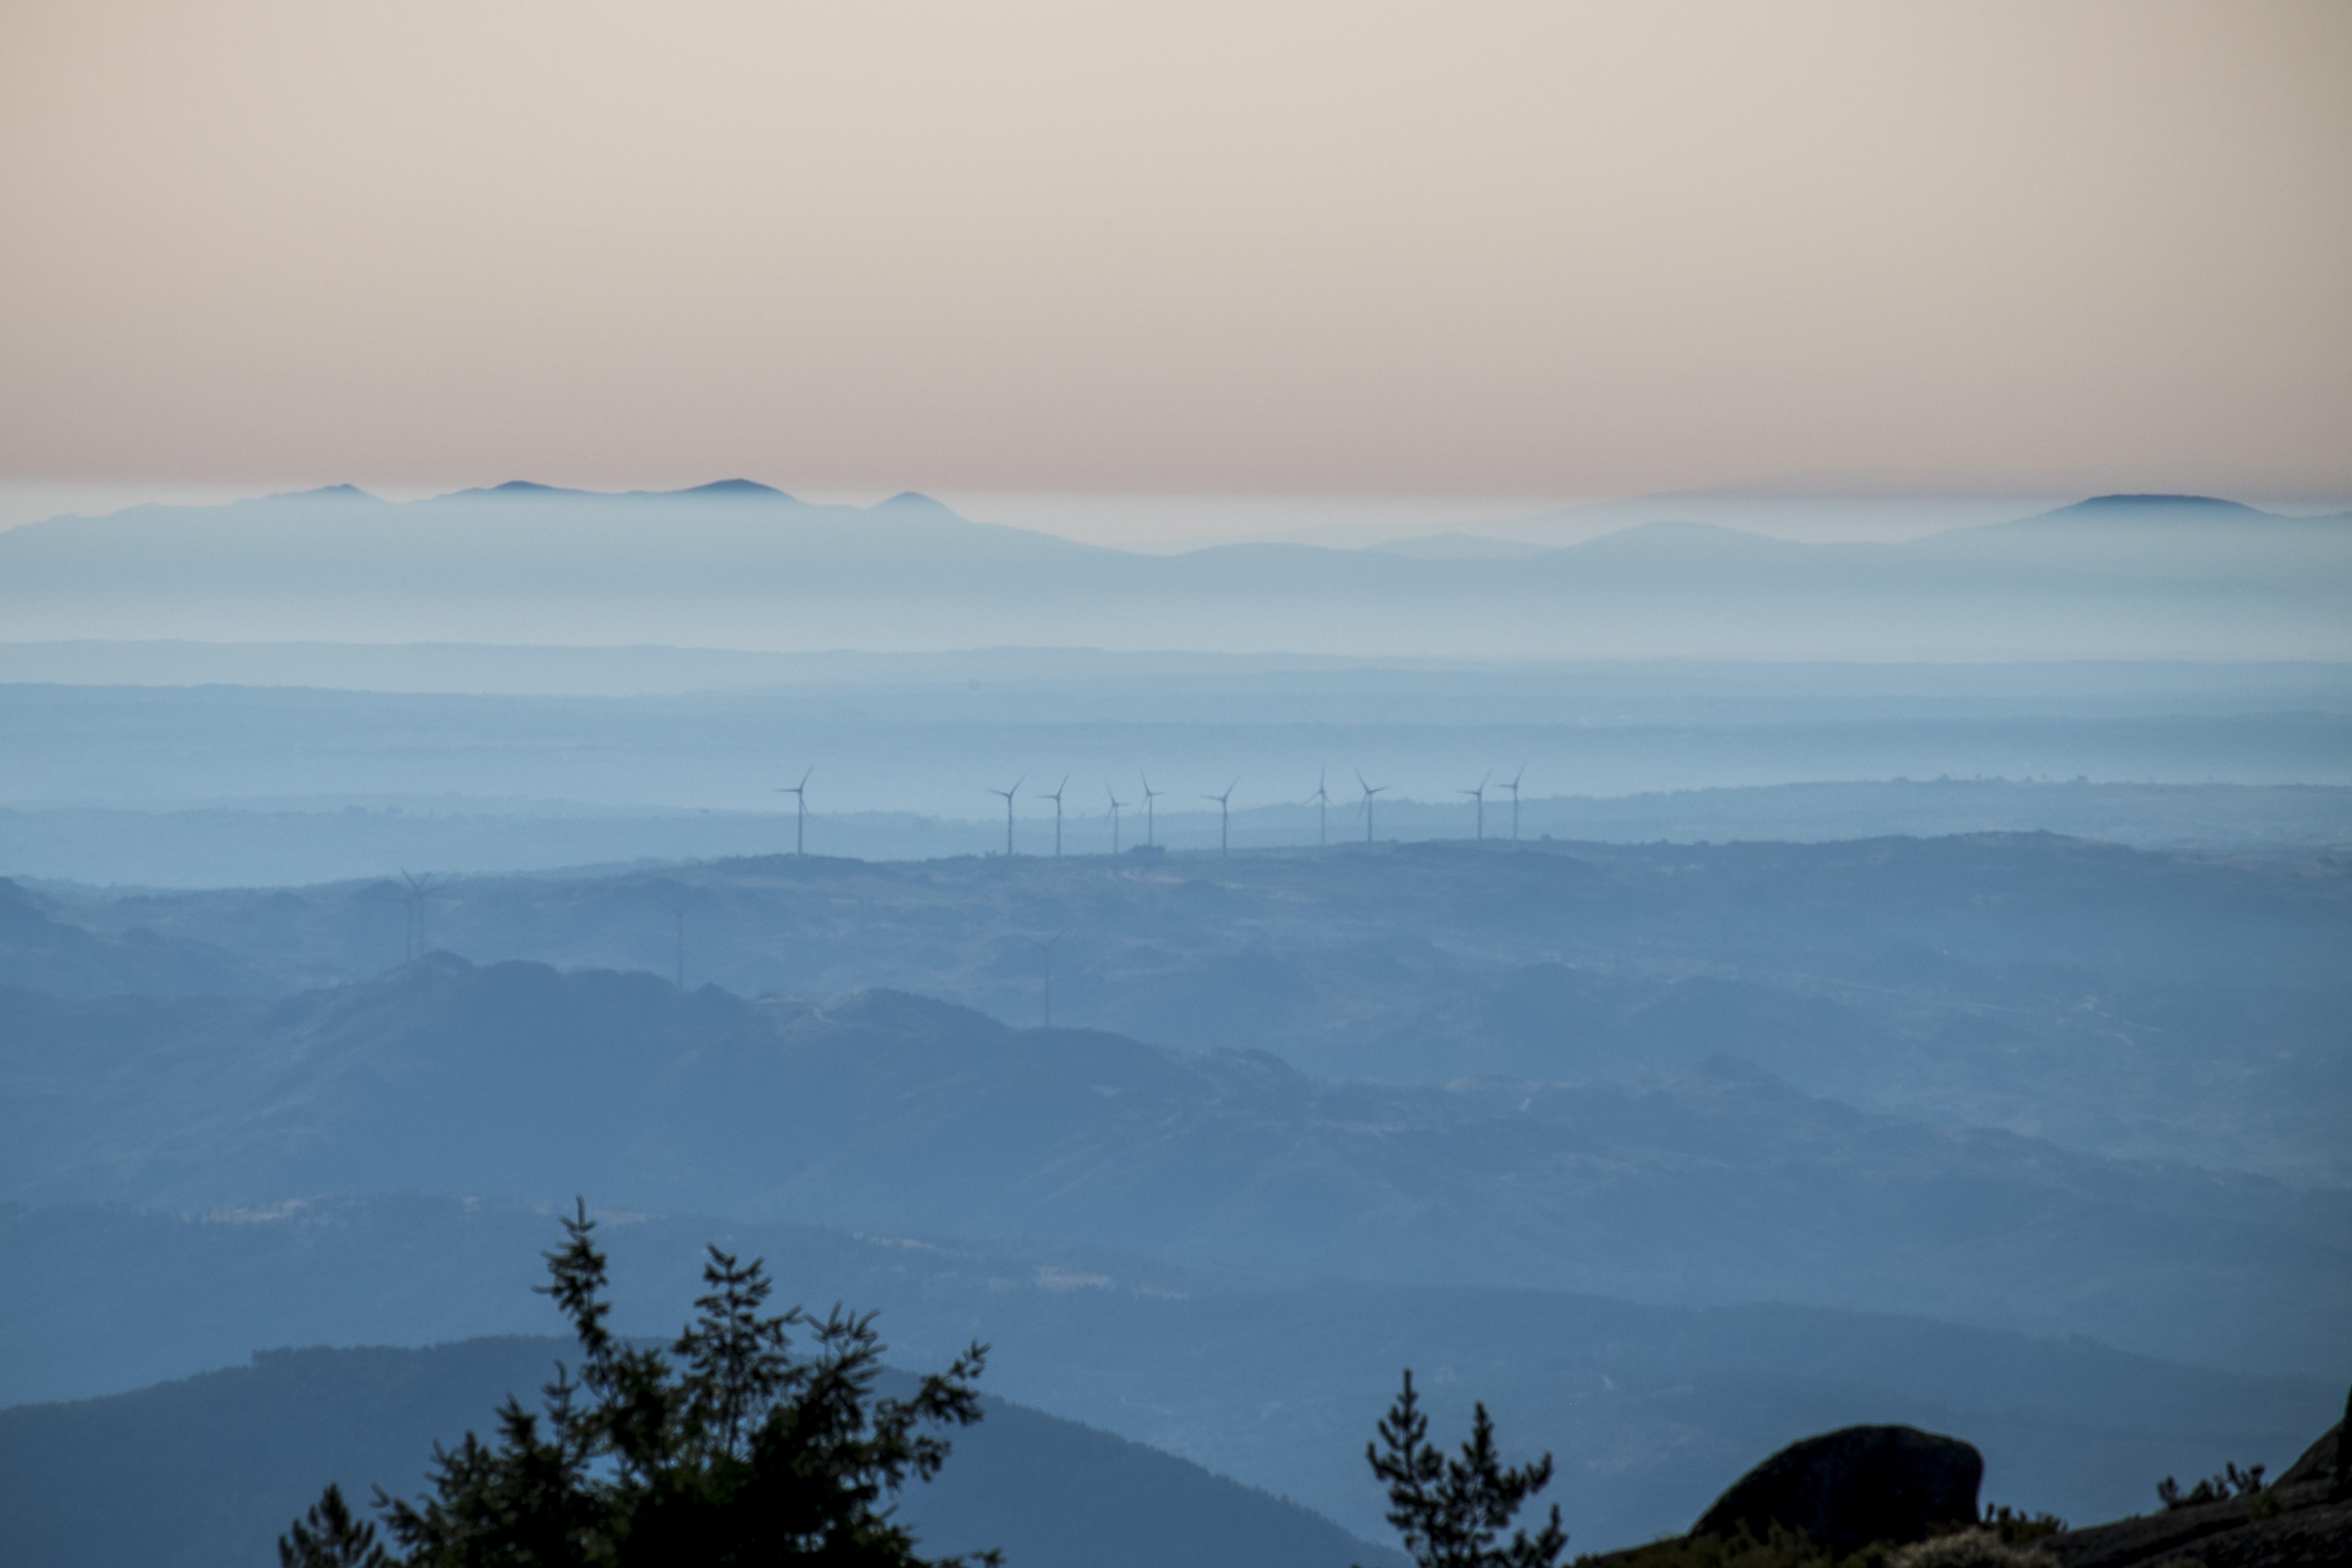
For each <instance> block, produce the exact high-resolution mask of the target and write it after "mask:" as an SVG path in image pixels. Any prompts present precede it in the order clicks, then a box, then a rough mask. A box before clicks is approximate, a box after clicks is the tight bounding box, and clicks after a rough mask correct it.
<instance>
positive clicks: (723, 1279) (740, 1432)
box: [278, 1202, 998, 1568]
mask: <svg viewBox="0 0 2352 1568" xmlns="http://www.w3.org/2000/svg"><path fill="white" fill-rule="evenodd" d="M563 1228H564V1233H565V1241H564V1244H563V1245H562V1247H560V1248H557V1249H554V1250H552V1251H551V1252H549V1253H547V1254H546V1255H545V1256H546V1259H547V1268H548V1277H549V1281H548V1283H547V1284H545V1285H541V1286H539V1287H536V1288H537V1289H538V1290H539V1291H541V1293H543V1294H545V1295H548V1296H551V1297H552V1298H553V1299H554V1301H555V1305H556V1307H557V1309H558V1310H559V1311H560V1312H562V1314H563V1316H564V1318H565V1319H566V1321H568V1322H570V1323H571V1325H572V1333H573V1335H574V1337H576V1338H577V1339H578V1341H579V1342H580V1352H581V1360H580V1368H579V1375H578V1376H577V1377H576V1378H575V1377H574V1376H573V1375H572V1372H571V1370H570V1369H569V1368H568V1367H565V1366H564V1365H562V1364H558V1365H557V1368H556V1376H555V1380H554V1381H553V1382H551V1383H550V1384H548V1385H546V1387H545V1389H544V1391H543V1392H544V1394H545V1407H544V1411H543V1413H541V1414H535V1413H533V1412H531V1411H529V1410H526V1409H524V1408H523V1406H522V1404H521V1402H520V1400H518V1399H516V1398H514V1397H513V1396H509V1397H508V1399H507V1402H506V1404H505V1405H504V1406H501V1407H500V1409H499V1413H498V1436H497V1438H496V1440H495V1441H493V1442H485V1441H484V1440H483V1439H481V1438H479V1437H476V1436H475V1435H474V1434H473V1433H470V1432H468V1433H467V1435H466V1437H465V1438H464V1440H463V1441H461V1442H460V1443H458V1445H457V1447H456V1448H444V1447H442V1446H440V1445H438V1444H436V1445H435V1447H434V1452H433V1469H432V1472H431V1476H430V1488H431V1490H430V1491H429V1492H428V1493H427V1494H426V1495H425V1496H423V1497H421V1498H418V1499H416V1500H414V1501H409V1500H395V1499H393V1498H389V1497H386V1496H385V1495H384V1493H383V1490H382V1489H381V1488H379V1489H378V1490H377V1491H376V1495H375V1506H376V1509H377V1511H379V1512H380V1513H382V1514H383V1520H384V1526H385V1531H386V1532H387V1533H388V1534H389V1535H390V1536H391V1537H392V1538H393V1540H394V1542H396V1543H397V1545H398V1546H399V1547H400V1548H401V1549H402V1552H403V1554H402V1555H399V1556H394V1555H392V1554H390V1553H388V1552H385V1551H384V1550H383V1548H382V1547H380V1546H378V1545H377V1544H376V1543H375V1540H374V1527H373V1526H372V1525H362V1524H359V1523H357V1522H356V1521H353V1520H352V1516H351V1511H350V1510H349V1508H347V1507H346V1506H345V1505H344V1502H343V1499H342V1494H341V1491H340V1490H337V1489H336V1488H335V1487H332V1486H330V1487H329V1488H328V1489H327V1491H326V1495H325V1496H324V1497H322V1498H321V1499H320V1500H319V1502H318V1503H317V1505H315V1506H314V1507H313V1508H312V1509H311V1510H310V1514H309V1516H308V1517H307V1519H305V1520H303V1521H297V1522H296V1523H295V1525H294V1526H293V1528H292V1530H291V1531H289V1533H288V1534H287V1535H286V1536H284V1537H281V1538H280V1540H279V1542H278V1559H279V1562H280V1563H281V1564H282V1568H488V1565H490V1564H494V1563H495V1564H509V1563H534V1564H544V1565H547V1568H557V1565H562V1564H588V1563H596V1564H600V1565H603V1564H609V1565H611V1568H633V1565H635V1564H646V1565H648V1568H650V1565H654V1564H663V1565H667V1564H676V1563H695V1564H711V1565H714V1568H715V1565H722V1564H733V1563H754V1562H757V1563H774V1562H779V1561H787V1562H788V1561H792V1560H794V1559H804V1560H821V1561H823V1562H824V1563H828V1564H832V1563H838V1564H842V1565H843V1568H972V1565H976V1564H982V1563H989V1564H993V1563H996V1562H997V1561H998V1557H997V1554H996V1553H995V1552H981V1553H978V1554H976V1555H972V1556H968V1557H955V1558H940V1559H927V1558H924V1557H921V1556H919V1555H918V1554H917V1552H916V1541H915V1537H914V1535H913V1533H912V1532H911V1531H908V1529H907V1527H906V1526H905V1525H903V1524H900V1523H898V1522H897V1521H895V1519H894V1518H893V1517H892V1515H893V1511H894V1510H893V1500H895V1499H896V1497H897V1496H898V1493H899V1491H900V1490H903V1489H904V1487H905V1486H906V1484H907V1483H908V1480H909V1479H914V1480H919V1481H928V1480H929V1479H931V1478H932V1477H933V1476H935V1475H937V1474H938V1473H939V1470H940V1466H941V1465H943V1464H945V1463H946V1461H947V1458H948V1451H949V1445H948V1441H947V1439H946V1438H945V1437H941V1436H940V1434H939V1432H938V1431H937V1430H936V1428H938V1427H961V1426H970V1425H971V1423H972V1422H974V1421H977V1420H979V1419H980V1415H981V1410H980V1396H979V1395H978V1394H977V1393H976V1392H975V1391H974V1390H973V1388H972V1381H973V1379H975V1378H977V1377H978V1376H979V1375H981V1372H982V1368H983V1367H984V1366H985V1364H986V1361H987V1355H988V1349H987V1347H986V1346H985V1345H982V1344H977V1343H975V1344H973V1345H971V1347H970V1348H969V1349H967V1350H966V1351H965V1352H964V1354H962V1355H961V1356H959V1357H957V1358H956V1360H955V1362H954V1364H951V1365H950V1367H949V1368H948V1370H947V1371H946V1372H944V1373H935V1374H932V1375H929V1376H927V1377H925V1378H924V1379H923V1380H922V1381H921V1383H920V1384H919V1385H918V1387H917V1389H916V1391H915V1393H914V1395H913V1396H911V1397H909V1398H906V1399H896V1398H877V1397H876V1396H875V1393H874V1390H875V1385H876V1382H877V1377H878V1376H879V1374H880V1372H881V1365H882V1352H883V1348H884V1347H883V1344H882V1341H881V1337H880V1335H879V1334H877V1333H876V1332H875V1328H874V1317H873V1314H872V1313H870V1312H869V1313H866V1314H865V1315H863V1316H860V1315H856V1314H853V1313H850V1312H845V1311H843V1310H842V1308H840V1307H839V1306H835V1308H834V1309H833V1310H832V1311H831V1312H828V1313H827V1314H826V1315H825V1316H824V1317H823V1318H821V1319H820V1318H815V1317H812V1316H811V1315H809V1314H808V1313H806V1312H802V1311H801V1310H800V1309H799V1308H797V1307H795V1308H793V1309H792V1310H791V1311H789V1312H780V1313H768V1312H765V1311H764V1308H765V1306H766V1302H767V1299H768V1294H769V1291H771V1289H772V1284H771V1282H770V1281H769V1280H768V1278H767V1274H766V1271H765V1270H764V1269H763V1268H762V1267H761V1263H760V1262H759V1260H756V1259H754V1260H752V1261H751V1262H750V1263H748V1264H747V1263H744V1262H742V1261H741V1260H740V1259H738V1258H736V1257H735V1256H734V1255H733V1254H731V1253H728V1252H724V1251H721V1250H720V1249H718V1248H716V1247H713V1248H711V1249H710V1255H709V1260H708V1261H706V1262H705V1263H704V1265H703V1270H702V1279H703V1283H704V1285H705V1286H706V1287H707V1290H706V1291H705V1293H704V1294H703V1295H702V1297H701V1298H700V1299H699V1300H698V1301H696V1302H695V1317H694V1321H693V1322H690V1323H688V1325H687V1327H686V1329H685V1332H684V1333H681V1334H680V1335H679V1336H678V1338H677V1341H676V1342H675V1343H672V1344H671V1345H669V1346H668V1347H667V1349H663V1348H661V1347H657V1346H651V1345H640V1344H633V1343H629V1342H628V1341H626V1340H624V1339H622V1338H620V1337H618V1336H617V1335H615V1334H614V1333H613V1331H612V1329H611V1327H610V1325H609V1323H608V1322H607V1321H606V1320H607V1319H608V1318H609V1317H610V1316H611V1315H612V1303H611V1301H610V1300H609V1299H608V1298H607V1296H606V1293H605V1285H606V1280H607V1267H606V1260H605V1257H604V1252H603V1251H602V1250H601V1249H599V1248H598V1247H597V1246H596V1243H595V1240H594V1237H593V1231H594V1230H595V1221H593V1219H591V1218H588V1209H587V1205H586V1204H585V1203H584V1202H583V1203H582V1204H581V1205H580V1206H579V1209H578V1212H577V1214H576V1215H575V1216H574V1217H572V1218H567V1219H565V1220H564V1221H563ZM796 1329H798V1330H802V1331H804V1332H805V1333H806V1334H807V1336H808V1337H809V1338H810V1339H811V1340H812V1341H813V1342H814V1354H809V1355H806V1356H799V1355H795V1354H793V1347H792V1340H793V1331H794V1330H796Z"/></svg>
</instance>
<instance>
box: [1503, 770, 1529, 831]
mask: <svg viewBox="0 0 2352 1568" xmlns="http://www.w3.org/2000/svg"><path fill="white" fill-rule="evenodd" d="M1527 774H1528V765H1527V764H1526V763H1524V762H1522V763H1520V764H1519V770H1518V771H1517V773H1514V774H1512V775H1511V781H1510V782H1509V783H1508V784H1497V785H1496V786H1495V788H1496V789H1508V790H1509V791H1510V792H1511V842H1513V843H1515V844H1516V843H1517V842H1518V841H1519V780H1520V779H1524V778H1526V777H1527Z"/></svg>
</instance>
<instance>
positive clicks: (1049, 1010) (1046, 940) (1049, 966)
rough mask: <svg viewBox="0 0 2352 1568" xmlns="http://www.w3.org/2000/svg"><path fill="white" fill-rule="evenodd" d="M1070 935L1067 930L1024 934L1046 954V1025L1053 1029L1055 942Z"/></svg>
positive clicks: (1029, 942)
mask: <svg viewBox="0 0 2352 1568" xmlns="http://www.w3.org/2000/svg"><path fill="white" fill-rule="evenodd" d="M1068 935H1069V933H1068V932H1067V931H1056V932H1055V933H1054V934H1053V935H1052V936H1045V937H1038V936H1024V937H1023V938H1022V940H1023V941H1024V942H1026V943H1028V944H1029V946H1032V947H1034V948H1036V949H1037V951H1038V952H1040V953H1042V954H1044V955H1045V1026H1044V1027H1045V1028H1046V1029H1052V1028H1053V1027H1054V947H1055V944H1057V943H1059V942H1060V941H1061V940H1062V938H1063V937H1065V936H1068Z"/></svg>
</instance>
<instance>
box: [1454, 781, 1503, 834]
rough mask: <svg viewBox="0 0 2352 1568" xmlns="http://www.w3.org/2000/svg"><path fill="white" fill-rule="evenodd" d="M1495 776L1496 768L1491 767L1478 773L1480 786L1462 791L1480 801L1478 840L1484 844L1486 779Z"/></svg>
mask: <svg viewBox="0 0 2352 1568" xmlns="http://www.w3.org/2000/svg"><path fill="white" fill-rule="evenodd" d="M1494 776H1495V770H1494V769H1493V768H1488V769H1486V772H1484V773H1481V774H1480V775H1478V788H1476V789H1465V790H1463V791H1462V793H1464V794H1465V795H1467V796H1469V797H1470V798H1471V799H1472V800H1475V801H1477V802H1478V842H1480V843H1482V844H1483V843H1485V842H1486V780H1487V779H1492V778H1493V777H1494Z"/></svg>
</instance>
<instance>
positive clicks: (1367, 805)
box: [1356, 768, 1389, 844]
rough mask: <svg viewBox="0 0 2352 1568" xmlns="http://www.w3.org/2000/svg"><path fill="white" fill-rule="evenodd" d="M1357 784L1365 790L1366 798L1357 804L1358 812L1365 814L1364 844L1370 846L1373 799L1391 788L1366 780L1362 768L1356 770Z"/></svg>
mask: <svg viewBox="0 0 2352 1568" xmlns="http://www.w3.org/2000/svg"><path fill="white" fill-rule="evenodd" d="M1356 782H1357V783H1359V784H1360V785H1362V786H1363V789H1364V798H1363V799H1362V800H1359V801H1357V802H1356V810H1359V811H1361V812H1362V813H1363V814H1364V842H1366V843H1368V844H1369V843H1370V842H1371V841H1372V797H1373V796H1375V795H1378V794H1380V793H1381V791H1382V790H1384V789H1388V788H1389V786H1387V785H1386V784H1374V783H1371V782H1370V781H1368V780H1367V779H1365V778H1364V770H1363V769H1362V768H1357V769H1356Z"/></svg>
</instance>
